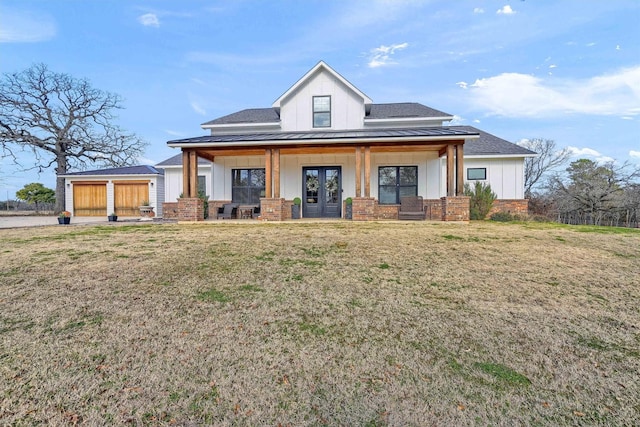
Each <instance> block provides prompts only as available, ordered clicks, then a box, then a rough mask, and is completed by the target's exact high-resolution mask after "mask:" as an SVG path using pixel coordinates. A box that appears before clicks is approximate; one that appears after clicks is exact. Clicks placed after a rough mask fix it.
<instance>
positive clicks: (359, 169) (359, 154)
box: [356, 147, 362, 197]
mask: <svg viewBox="0 0 640 427" xmlns="http://www.w3.org/2000/svg"><path fill="white" fill-rule="evenodd" d="M356 197H362V150H361V149H360V147H356Z"/></svg>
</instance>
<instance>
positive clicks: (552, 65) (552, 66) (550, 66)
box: [549, 64, 558, 68]
mask: <svg viewBox="0 0 640 427" xmlns="http://www.w3.org/2000/svg"><path fill="white" fill-rule="evenodd" d="M549 68H558V66H557V65H556V64H551V65H549Z"/></svg>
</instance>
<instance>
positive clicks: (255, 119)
mask: <svg viewBox="0 0 640 427" xmlns="http://www.w3.org/2000/svg"><path fill="white" fill-rule="evenodd" d="M410 117H412V118H413V117H415V118H419V117H425V118H430V117H452V116H451V114H448V113H444V112H442V111H439V110H435V109H433V108H430V107H427V106H426V105H422V104H419V103H417V102H398V103H394V104H371V110H370V112H369V113H368V114H367V116H366V117H365V118H367V119H397V118H410ZM279 121H280V114H279V113H278V110H277V109H275V108H248V109H246V110H241V111H238V112H236V113H232V114H228V115H226V116H222V117H218V118H217V119H214V120H210V121H208V122H205V123H203V124H202V126H208V125H231V124H242V123H246V124H254V123H278V122H279Z"/></svg>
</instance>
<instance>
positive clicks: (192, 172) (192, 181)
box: [189, 150, 198, 198]
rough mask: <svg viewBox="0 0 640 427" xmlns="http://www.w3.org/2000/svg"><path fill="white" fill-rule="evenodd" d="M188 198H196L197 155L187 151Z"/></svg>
mask: <svg viewBox="0 0 640 427" xmlns="http://www.w3.org/2000/svg"><path fill="white" fill-rule="evenodd" d="M189 190H190V191H189V197H192V198H195V197H198V155H197V154H196V150H191V151H189Z"/></svg>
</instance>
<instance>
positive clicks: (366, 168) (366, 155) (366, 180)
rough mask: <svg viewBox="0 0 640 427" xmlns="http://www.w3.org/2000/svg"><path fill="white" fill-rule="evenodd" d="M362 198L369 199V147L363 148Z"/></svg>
mask: <svg viewBox="0 0 640 427" xmlns="http://www.w3.org/2000/svg"><path fill="white" fill-rule="evenodd" d="M364 197H371V147H364Z"/></svg>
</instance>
